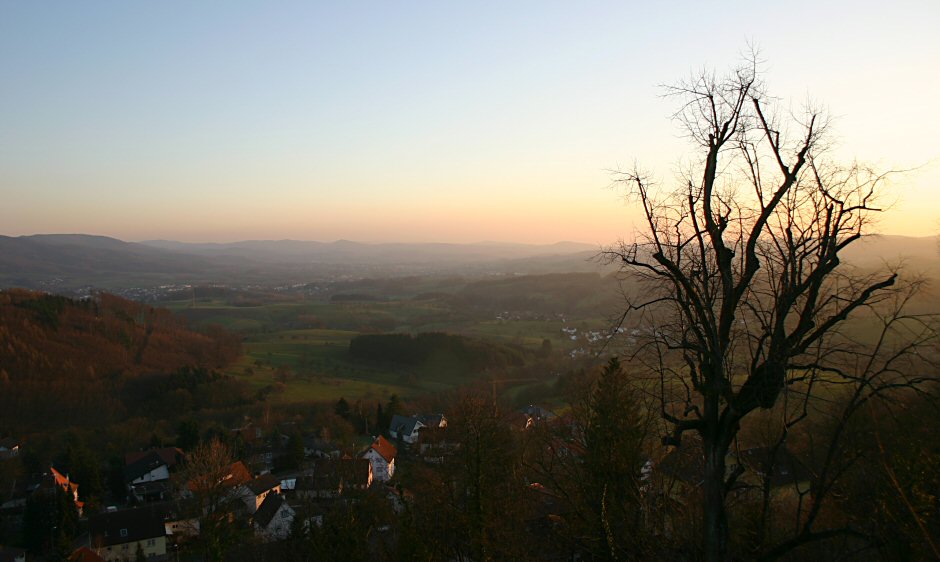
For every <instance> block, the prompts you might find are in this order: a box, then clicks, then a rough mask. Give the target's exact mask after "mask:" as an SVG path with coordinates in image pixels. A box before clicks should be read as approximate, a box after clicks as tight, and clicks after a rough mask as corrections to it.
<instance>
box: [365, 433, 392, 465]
mask: <svg viewBox="0 0 940 562" xmlns="http://www.w3.org/2000/svg"><path fill="white" fill-rule="evenodd" d="M370 448H371V449H372V450H374V451H375V452H376V453H378V454H379V455H380V456H381V457H382V458H383V459H385V462H392V461H393V460H395V455H397V454H398V449H396V448H395V445H392V444H391V443H390V442H389V440H388V439H386V438H384V437H382V436H381V435H379V436H378V437H376V438H375V441H373V442H372V447H370Z"/></svg>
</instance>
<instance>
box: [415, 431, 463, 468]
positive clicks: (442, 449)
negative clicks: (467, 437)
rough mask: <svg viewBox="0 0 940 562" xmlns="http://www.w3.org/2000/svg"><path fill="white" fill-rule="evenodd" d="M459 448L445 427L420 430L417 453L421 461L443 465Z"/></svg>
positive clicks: (458, 444)
mask: <svg viewBox="0 0 940 562" xmlns="http://www.w3.org/2000/svg"><path fill="white" fill-rule="evenodd" d="M459 448H460V443H457V442H456V441H454V440H453V439H452V437H450V436H449V435H448V433H447V426H446V425H445V426H444V427H440V426H438V427H428V428H425V429H422V430H421V438H420V439H419V440H418V452H419V453H420V454H421V459H422V460H423V461H424V462H426V463H430V464H443V463H444V461H445V460H446V458H447V457H448V456H450V455H452V454H453V453H454V452H455V451H457V449H459Z"/></svg>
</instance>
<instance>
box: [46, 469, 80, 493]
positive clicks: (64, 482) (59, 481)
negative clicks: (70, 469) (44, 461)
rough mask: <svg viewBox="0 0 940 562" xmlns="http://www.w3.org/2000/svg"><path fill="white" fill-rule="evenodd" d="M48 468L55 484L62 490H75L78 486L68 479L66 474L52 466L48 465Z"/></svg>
mask: <svg viewBox="0 0 940 562" xmlns="http://www.w3.org/2000/svg"><path fill="white" fill-rule="evenodd" d="M49 470H50V471H51V472H52V480H53V481H54V482H55V485H56V486H58V487H60V488H62V489H63V490H75V489H77V488H78V484H76V483H74V482H72V481H70V480H69V477H68V476H63V475H62V473H61V472H59V471H58V470H56V469H55V468H52V467H49Z"/></svg>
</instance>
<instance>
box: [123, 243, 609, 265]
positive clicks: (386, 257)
mask: <svg viewBox="0 0 940 562" xmlns="http://www.w3.org/2000/svg"><path fill="white" fill-rule="evenodd" d="M141 244H143V245H145V246H149V247H153V248H160V249H164V250H172V251H177V252H185V253H187V254H198V255H202V256H210V257H219V256H226V257H235V256H237V257H240V258H243V259H247V260H252V261H257V262H265V263H280V264H284V263H294V264H296V263H303V262H310V263H328V264H334V265H337V264H346V265H362V264H373V265H427V264H451V265H452V264H472V263H484V262H497V261H505V260H514V259H525V258H533V257H538V256H561V255H570V254H576V253H581V252H596V251H597V248H596V247H595V246H592V245H590V244H579V243H576V242H558V243H556V244H544V245H535V244H511V243H499V242H479V243H476V244H443V243H425V244H403V243H385V244H369V243H364V242H353V241H350V240H337V241H336V242H330V243H325V242H307V241H300V240H245V241H242V242H231V243H226V244H193V243H186V242H173V241H167V240H148V241H144V242H141Z"/></svg>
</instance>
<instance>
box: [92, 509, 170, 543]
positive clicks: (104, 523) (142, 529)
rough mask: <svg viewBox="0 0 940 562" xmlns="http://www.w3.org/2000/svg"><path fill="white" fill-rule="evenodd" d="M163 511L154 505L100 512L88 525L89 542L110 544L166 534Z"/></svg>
mask: <svg viewBox="0 0 940 562" xmlns="http://www.w3.org/2000/svg"><path fill="white" fill-rule="evenodd" d="M163 521H164V511H163V509H161V508H158V507H156V506H147V507H138V508H136V509H124V510H121V511H112V512H107V513H100V514H98V515H95V516H93V517H92V518H91V521H90V523H89V525H88V527H89V533H90V535H91V544H92V545H95V546H98V545H101V546H111V545H115V544H124V543H128V542H137V541H140V540H147V539H154V538H159V537H163V536H166V527H165V526H164V524H163Z"/></svg>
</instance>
